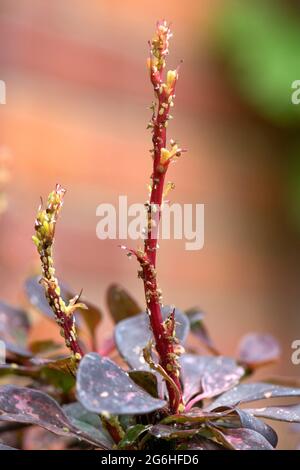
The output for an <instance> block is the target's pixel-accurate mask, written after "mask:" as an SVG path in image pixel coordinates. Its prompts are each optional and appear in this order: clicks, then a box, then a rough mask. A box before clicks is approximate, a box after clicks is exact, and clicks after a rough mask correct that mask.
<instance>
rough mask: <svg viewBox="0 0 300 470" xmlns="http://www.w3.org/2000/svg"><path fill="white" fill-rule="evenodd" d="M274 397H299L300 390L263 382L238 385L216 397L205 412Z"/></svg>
mask: <svg viewBox="0 0 300 470" xmlns="http://www.w3.org/2000/svg"><path fill="white" fill-rule="evenodd" d="M276 397H300V388H294V387H281V386H280V385H273V384H269V383H264V382H257V383H249V384H240V385H237V386H236V387H234V388H233V389H232V390H229V391H228V392H226V393H224V394H223V395H221V396H220V397H218V398H217V399H216V400H215V401H214V402H212V403H211V404H210V405H209V406H207V407H206V410H207V411H208V410H214V409H216V408H218V407H219V406H235V405H237V404H239V403H247V402H251V401H256V400H263V399H266V398H276Z"/></svg>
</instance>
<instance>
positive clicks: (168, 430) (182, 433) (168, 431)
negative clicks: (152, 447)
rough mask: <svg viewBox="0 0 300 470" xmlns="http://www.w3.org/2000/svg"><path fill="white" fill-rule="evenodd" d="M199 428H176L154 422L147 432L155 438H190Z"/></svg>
mask: <svg viewBox="0 0 300 470" xmlns="http://www.w3.org/2000/svg"><path fill="white" fill-rule="evenodd" d="M199 432H200V429H178V428H177V427H175V426H167V425H165V424H156V425H154V426H152V428H151V429H149V433H150V434H151V435H152V436H154V437H156V438H157V439H166V440H177V439H190V438H191V437H193V436H195V434H197V433H199Z"/></svg>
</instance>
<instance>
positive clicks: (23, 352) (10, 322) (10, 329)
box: [0, 302, 32, 357]
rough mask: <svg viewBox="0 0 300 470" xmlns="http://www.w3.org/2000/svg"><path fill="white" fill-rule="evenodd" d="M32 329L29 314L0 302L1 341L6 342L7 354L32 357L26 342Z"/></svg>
mask: <svg viewBox="0 0 300 470" xmlns="http://www.w3.org/2000/svg"><path fill="white" fill-rule="evenodd" d="M29 328H30V323H29V320H28V317H27V314H26V312H25V311H24V310H20V309H17V308H14V307H11V306H10V305H8V304H6V303H5V302H0V340H2V341H4V342H5V346H6V350H7V352H11V353H13V354H16V355H17V356H21V357H31V356H32V353H31V352H30V351H29V350H28V349H27V347H26V342H27V336H28V332H29Z"/></svg>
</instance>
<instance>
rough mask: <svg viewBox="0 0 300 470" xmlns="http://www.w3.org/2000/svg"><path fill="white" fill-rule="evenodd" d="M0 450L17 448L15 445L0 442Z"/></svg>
mask: <svg viewBox="0 0 300 470" xmlns="http://www.w3.org/2000/svg"><path fill="white" fill-rule="evenodd" d="M0 450H18V449H16V448H15V447H10V446H6V445H5V444H1V443H0Z"/></svg>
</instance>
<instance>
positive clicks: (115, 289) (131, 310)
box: [106, 284, 143, 323]
mask: <svg viewBox="0 0 300 470" xmlns="http://www.w3.org/2000/svg"><path fill="white" fill-rule="evenodd" d="M106 301H107V306H108V310H109V313H110V314H111V316H112V318H113V319H114V321H115V323H118V322H119V321H121V320H125V319H126V318H129V317H133V316H135V315H137V314H138V313H141V312H142V311H143V309H142V308H141V307H140V306H139V305H138V303H137V302H136V301H135V300H134V299H133V298H132V297H131V295H130V294H129V293H128V292H127V291H126V290H125V289H123V287H121V286H120V285H118V284H112V285H111V286H110V287H109V288H108V290H107V294H106Z"/></svg>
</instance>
